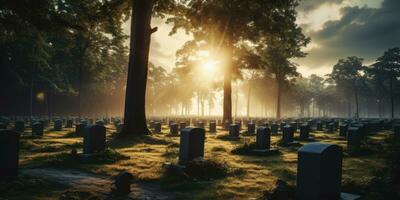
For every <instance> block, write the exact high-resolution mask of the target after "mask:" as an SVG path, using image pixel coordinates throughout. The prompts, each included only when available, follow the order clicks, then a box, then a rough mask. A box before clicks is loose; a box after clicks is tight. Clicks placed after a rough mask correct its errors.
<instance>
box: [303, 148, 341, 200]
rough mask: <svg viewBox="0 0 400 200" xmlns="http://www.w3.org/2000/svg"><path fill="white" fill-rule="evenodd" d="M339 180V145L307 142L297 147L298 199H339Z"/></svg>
mask: <svg viewBox="0 0 400 200" xmlns="http://www.w3.org/2000/svg"><path fill="white" fill-rule="evenodd" d="M341 180H342V149H341V147H339V146H337V145H331V144H323V143H309V144H306V145H304V146H303V147H302V148H300V149H299V151H298V163H297V191H296V195H297V199H298V200H340V199H341V195H340V191H341Z"/></svg>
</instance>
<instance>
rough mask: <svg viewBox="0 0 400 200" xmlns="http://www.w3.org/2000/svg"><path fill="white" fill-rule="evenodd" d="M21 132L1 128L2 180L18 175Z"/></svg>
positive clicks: (0, 156)
mask: <svg viewBox="0 0 400 200" xmlns="http://www.w3.org/2000/svg"><path fill="white" fill-rule="evenodd" d="M19 139H20V133H19V132H16V131H12V130H4V129H3V130H0V182H1V181H8V180H11V179H12V178H14V177H16V176H17V175H18V166H19V164H18V163H19Z"/></svg>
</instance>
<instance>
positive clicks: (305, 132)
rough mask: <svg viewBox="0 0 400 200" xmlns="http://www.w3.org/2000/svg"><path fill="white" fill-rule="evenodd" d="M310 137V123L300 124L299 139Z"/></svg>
mask: <svg viewBox="0 0 400 200" xmlns="http://www.w3.org/2000/svg"><path fill="white" fill-rule="evenodd" d="M309 137H310V125H308V124H302V125H301V126H300V139H302V140H308V139H309Z"/></svg>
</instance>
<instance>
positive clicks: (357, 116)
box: [354, 85, 359, 119]
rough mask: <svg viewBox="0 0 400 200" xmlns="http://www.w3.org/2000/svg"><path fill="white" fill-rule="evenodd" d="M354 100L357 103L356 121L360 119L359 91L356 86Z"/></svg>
mask: <svg viewBox="0 0 400 200" xmlns="http://www.w3.org/2000/svg"><path fill="white" fill-rule="evenodd" d="M354 99H355V101H356V119H358V118H359V112H358V91H357V85H354Z"/></svg>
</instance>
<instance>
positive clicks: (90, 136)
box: [83, 125, 106, 154]
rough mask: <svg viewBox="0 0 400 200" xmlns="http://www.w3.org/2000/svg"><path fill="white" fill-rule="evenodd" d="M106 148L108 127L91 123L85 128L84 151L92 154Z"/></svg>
mask: <svg viewBox="0 0 400 200" xmlns="http://www.w3.org/2000/svg"><path fill="white" fill-rule="evenodd" d="M105 148H106V127H104V126H101V125H91V126H87V127H86V128H85V132H84V136H83V153H84V154H90V153H96V152H100V151H103V150H104V149H105Z"/></svg>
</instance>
